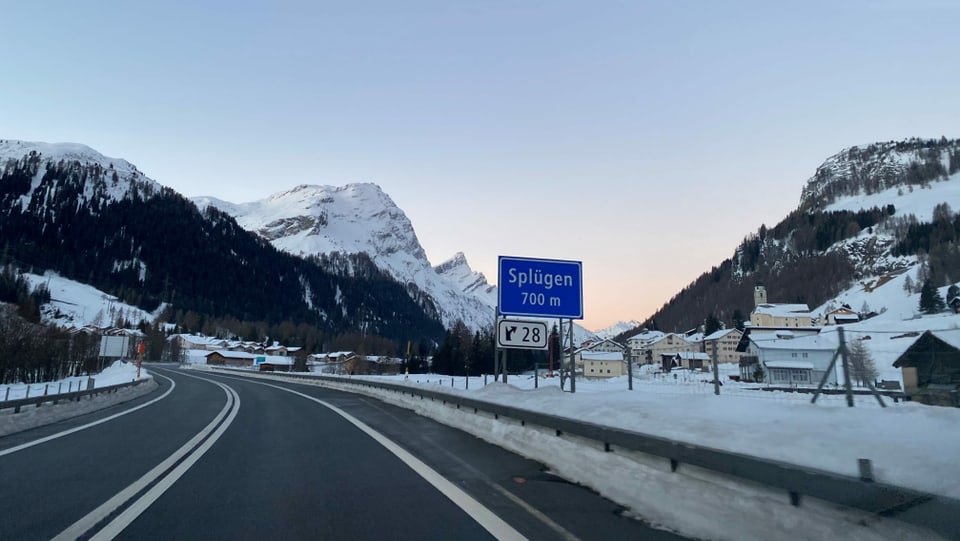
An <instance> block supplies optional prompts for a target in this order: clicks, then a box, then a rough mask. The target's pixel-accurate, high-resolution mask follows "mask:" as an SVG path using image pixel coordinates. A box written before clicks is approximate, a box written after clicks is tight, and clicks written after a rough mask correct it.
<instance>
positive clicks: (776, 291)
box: [0, 139, 960, 343]
mask: <svg viewBox="0 0 960 541" xmlns="http://www.w3.org/2000/svg"><path fill="white" fill-rule="evenodd" d="M0 167H2V169H0V235H2V236H0V238H3V239H5V240H4V245H3V246H2V251H0V263H13V264H15V265H17V266H19V267H20V268H22V269H25V270H32V271H34V273H35V274H36V275H39V274H42V272H43V271H55V272H57V273H58V274H59V275H61V276H63V277H64V278H65V279H70V280H73V281H75V282H79V283H83V284H88V285H90V286H92V287H95V288H97V289H99V290H100V291H103V292H105V293H106V294H109V295H112V296H115V297H116V299H117V302H118V303H126V304H129V305H131V306H136V307H138V308H139V309H142V310H143V312H137V313H138V314H156V313H159V312H158V311H159V310H162V309H163V308H164V307H167V309H168V311H169V313H170V316H171V317H172V318H174V319H175V320H178V321H188V322H190V323H191V324H192V325H194V326H196V327H203V326H204V325H207V326H208V327H209V326H213V328H212V329H211V330H216V325H223V324H230V323H229V321H231V320H233V321H236V322H238V323H240V322H258V321H259V322H262V324H264V325H271V326H273V327H274V332H277V329H276V328H277V327H279V326H280V325H281V324H283V323H284V322H288V323H290V324H292V325H307V326H317V327H318V328H321V329H323V333H325V334H322V335H321V336H318V337H317V340H319V341H323V340H328V339H329V336H333V335H343V334H349V333H356V334H358V335H376V336H383V337H386V338H389V339H391V340H395V341H397V342H400V343H406V342H407V341H412V340H421V339H426V340H428V341H432V342H434V343H437V342H438V341H440V340H441V338H442V335H443V329H444V328H450V327H451V326H452V324H453V323H454V322H455V321H458V320H460V321H463V322H464V323H465V324H466V325H467V326H468V327H470V328H472V329H479V328H482V327H486V326H489V325H490V324H491V323H492V319H493V312H494V309H495V305H496V301H497V289H496V287H495V286H491V285H490V284H489V283H488V282H487V280H486V277H484V276H483V275H482V274H481V273H478V272H476V271H474V270H473V269H471V268H470V265H469V264H468V262H467V260H466V258H465V257H464V255H463V254H462V253H458V254H455V255H454V256H453V257H451V258H450V259H448V260H447V261H444V262H442V263H440V264H438V265H436V266H433V265H431V264H430V262H429V261H428V260H427V257H426V254H425V252H424V250H423V248H422V246H421V245H420V242H419V240H418V239H417V235H416V233H415V231H414V228H413V224H411V223H410V220H409V219H408V218H407V216H406V215H405V214H404V213H403V211H402V210H401V209H399V208H398V207H397V206H396V204H395V203H394V202H393V201H392V200H391V199H390V197H389V196H388V195H387V194H385V193H384V192H383V191H382V190H381V189H380V187H379V186H377V185H376V184H370V183H363V184H348V185H345V186H339V187H334V186H310V185H301V186H297V187H294V188H292V189H290V190H286V191H282V192H278V193H276V194H273V195H271V196H269V197H267V198H265V199H263V200H260V201H254V202H247V203H231V202H227V201H223V200H219V199H215V198H212V197H199V198H194V199H192V200H187V199H185V198H183V197H182V196H180V195H179V194H177V193H176V192H174V191H173V190H171V189H169V188H165V187H163V186H161V185H160V184H158V183H156V182H155V181H153V180H152V179H149V178H147V177H145V176H144V175H143V174H142V173H141V172H140V171H139V170H138V169H137V168H136V167H135V166H134V165H133V164H130V163H129V162H127V161H125V160H119V159H114V158H109V157H106V156H103V155H101V154H99V153H98V152H96V151H94V150H93V149H90V148H89V147H86V146H84V145H78V144H61V143H58V144H47V143H30V142H24V141H10V140H6V141H0ZM958 171H960V142H958V141H957V140H947V139H940V140H919V139H911V140H907V141H902V142H888V143H876V144H872V145H868V146H865V147H851V148H848V149H845V150H843V151H842V152H840V153H838V154H837V155H835V156H832V157H830V158H829V159H827V160H826V161H825V162H824V163H823V164H822V165H821V166H820V167H819V168H817V170H816V173H815V174H814V176H813V177H812V178H811V179H810V180H809V181H808V182H807V183H806V185H805V186H803V190H802V197H801V201H800V204H799V206H798V208H797V210H796V211H794V212H792V213H790V214H789V215H788V216H787V217H786V218H784V220H783V221H781V222H780V223H779V224H777V225H775V226H773V227H767V226H765V225H764V226H761V227H760V228H759V229H758V230H757V232H756V233H753V234H749V235H747V237H746V238H745V239H744V241H743V243H741V245H740V246H739V247H738V249H737V250H736V251H735V253H734V254H733V255H732V256H731V257H730V258H729V259H727V260H725V261H723V262H721V263H720V264H719V265H717V266H716V267H714V268H713V269H711V270H709V271H707V272H705V273H704V274H703V275H702V276H701V277H700V278H698V279H697V280H696V281H694V282H693V283H691V284H690V285H689V286H687V287H686V288H684V289H683V290H682V291H680V292H678V293H677V294H676V295H675V296H674V298H673V299H671V300H670V301H669V302H667V303H666V304H665V305H664V306H663V307H662V308H661V309H660V310H658V311H657V312H656V313H655V314H653V315H652V316H651V317H649V318H648V319H646V320H645V321H643V322H642V323H638V322H636V321H633V322H628V323H621V324H618V325H616V326H614V327H612V328H610V329H605V330H603V331H601V332H599V333H597V334H598V335H599V337H601V338H603V337H608V336H620V337H622V336H624V335H627V334H630V333H631V332H633V331H635V329H638V328H641V327H655V328H659V329H662V330H670V331H674V330H679V331H683V330H687V329H693V328H696V327H698V326H699V325H701V324H702V323H703V322H704V320H705V319H706V318H707V317H708V316H710V315H713V316H716V317H719V318H720V319H721V320H723V321H725V322H726V323H727V324H728V325H733V323H734V320H735V319H737V317H742V316H745V315H747V314H748V313H749V311H750V309H751V308H752V292H753V287H754V285H756V284H760V283H762V284H764V285H765V286H766V287H767V291H768V292H769V294H770V297H771V301H774V302H803V303H807V304H809V305H810V306H811V307H814V306H821V305H825V304H826V303H830V302H840V299H841V297H842V296H843V295H844V294H845V293H844V292H846V291H849V289H850V288H851V287H853V286H854V285H855V284H857V283H858V282H861V283H869V282H871V281H877V280H880V279H883V278H884V277H890V276H900V275H903V274H904V273H910V274H911V276H912V277H913V278H912V280H911V281H912V282H914V283H915V282H917V281H918V280H919V281H923V280H927V279H930V280H933V281H934V282H936V285H937V286H944V285H945V284H946V283H947V282H948V281H949V280H950V279H953V280H956V279H957V277H960V250H958V246H957V238H960V218H958V217H957V216H958V215H957V214H955V213H954V211H953V209H951V208H950V207H949V206H948V205H944V204H943V203H945V202H951V201H960V176H958ZM730 211H731V212H737V211H743V209H731V210H730ZM14 239H16V240H14ZM887 281H889V278H887ZM911 287H916V288H917V290H918V291H919V287H920V284H916V285H915V286H911ZM855 308H859V307H855ZM872 308H873V309H875V310H880V309H881V308H882V307H879V306H874V307H872ZM197 330H201V329H200V328H198V329H197ZM250 332H253V331H252V330H251V331H250ZM576 334H577V341H578V342H580V341H583V340H585V339H588V338H596V337H597V336H595V335H593V334H592V333H589V332H588V331H586V330H584V329H582V328H580V327H577V333H576Z"/></svg>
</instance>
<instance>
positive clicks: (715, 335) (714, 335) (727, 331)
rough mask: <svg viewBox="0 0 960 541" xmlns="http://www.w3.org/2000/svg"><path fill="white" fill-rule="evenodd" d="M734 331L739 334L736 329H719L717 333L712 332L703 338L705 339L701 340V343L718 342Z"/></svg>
mask: <svg viewBox="0 0 960 541" xmlns="http://www.w3.org/2000/svg"><path fill="white" fill-rule="evenodd" d="M734 331H737V332H739V330H738V329H735V328H734V329H720V330H719V331H716V332H712V333H710V335H708V336H705V337H704V338H703V341H704V342H713V341H714V340H720V339H721V338H723V337H725V336H727V335H728V334H730V333H732V332H734Z"/></svg>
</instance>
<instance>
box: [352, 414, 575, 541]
mask: <svg viewBox="0 0 960 541" xmlns="http://www.w3.org/2000/svg"><path fill="white" fill-rule="evenodd" d="M360 400H362V401H363V402H366V403H367V404H368V405H369V406H370V407H372V408H375V409H377V410H380V412H381V413H383V414H384V415H386V416H388V417H390V418H391V419H394V420H395V421H396V422H397V423H402V422H403V421H402V420H400V419H399V418H398V417H397V416H395V415H394V414H393V413H391V412H390V411H388V410H386V409H385V408H382V407H381V406H380V404H378V402H379V400H366V399H363V398H361V399H360ZM431 443H432V444H433V446H434V448H435V449H436V450H437V452H440V453H443V454H445V455H447V458H449V459H450V460H452V461H454V462H456V463H457V464H459V465H460V467H461V468H463V469H465V470H467V471H469V472H470V473H472V474H473V475H475V476H476V477H477V478H478V479H480V481H482V482H483V483H484V484H486V485H487V486H489V487H490V488H492V489H493V490H496V491H497V492H499V493H500V494H501V495H503V497H504V498H507V499H508V500H510V501H511V502H513V503H514V505H516V506H517V507H519V508H521V509H523V510H524V511H526V512H527V513H529V514H530V515H532V516H533V517H534V518H536V519H537V520H539V521H540V522H542V523H543V524H544V526H546V527H548V528H550V529H551V530H553V531H554V532H556V534H557V535H558V536H559V537H558V539H563V540H564V541H579V539H580V538H578V537H577V536H575V535H573V533H571V532H570V531H569V530H567V529H566V528H564V527H563V526H561V525H560V524H558V523H557V522H555V521H554V520H553V519H551V518H550V517H548V516H547V515H546V514H544V513H543V512H541V511H540V510H539V509H537V508H536V507H533V506H532V505H530V504H529V503H527V502H526V501H525V500H523V499H522V498H521V497H519V496H517V495H516V494H514V493H513V492H510V490H509V489H507V488H506V487H503V486H501V485H500V484H498V483H496V482H495V481H493V480H492V479H490V478H489V477H487V476H486V475H485V474H484V473H483V472H481V471H480V470H478V469H477V468H474V467H473V464H470V463H469V462H467V461H466V460H464V459H462V458H460V457H459V456H458V455H456V454H454V453H451V452H450V451H448V450H447V449H446V448H444V447H441V446H440V445H437V444H435V443H433V442H432V441H431Z"/></svg>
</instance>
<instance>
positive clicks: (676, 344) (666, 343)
mask: <svg viewBox="0 0 960 541" xmlns="http://www.w3.org/2000/svg"><path fill="white" fill-rule="evenodd" d="M647 351H649V352H650V353H647ZM680 352H687V353H700V344H699V343H693V342H690V341H688V340H687V339H686V338H685V337H684V336H683V335H681V334H674V333H670V334H665V335H663V336H661V337H660V338H658V339H656V340H654V341H652V342H650V343H649V344H647V345H646V347H645V349H644V353H643V357H644V360H643V361H642V362H647V358H648V357H649V359H650V360H656V361H660V359H662V358H663V356H664V355H667V354H669V355H671V356H672V355H676V354H677V353H680Z"/></svg>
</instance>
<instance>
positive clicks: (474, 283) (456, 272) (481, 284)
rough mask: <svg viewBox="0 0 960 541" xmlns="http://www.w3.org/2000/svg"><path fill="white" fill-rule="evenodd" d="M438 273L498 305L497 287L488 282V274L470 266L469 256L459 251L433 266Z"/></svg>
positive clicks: (469, 291) (469, 292)
mask: <svg viewBox="0 0 960 541" xmlns="http://www.w3.org/2000/svg"><path fill="white" fill-rule="evenodd" d="M433 270H434V272H436V273H437V274H438V275H440V276H442V277H444V278H446V279H447V280H450V281H451V282H453V283H454V284H457V285H458V286H459V287H460V290H461V291H463V292H464V293H467V294H472V295H477V296H479V297H481V298H482V299H483V300H484V301H486V302H487V304H489V305H490V306H496V302H497V288H496V287H495V286H491V285H490V284H489V283H487V278H486V276H484V275H483V273H482V272H477V271H475V270H473V269H472V268H470V264H469V263H467V256H465V255H464V254H463V252H457V253H456V254H454V256H453V257H451V258H450V259H448V260H446V261H444V262H443V263H440V264H439V265H437V266H436V267H434V268H433Z"/></svg>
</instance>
